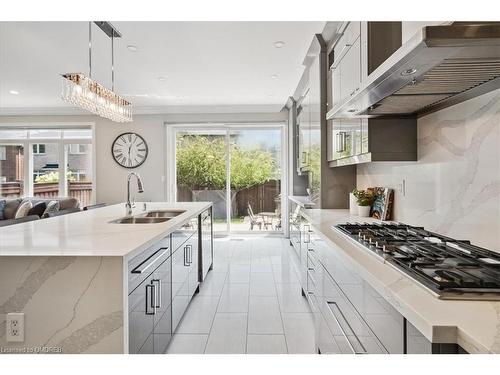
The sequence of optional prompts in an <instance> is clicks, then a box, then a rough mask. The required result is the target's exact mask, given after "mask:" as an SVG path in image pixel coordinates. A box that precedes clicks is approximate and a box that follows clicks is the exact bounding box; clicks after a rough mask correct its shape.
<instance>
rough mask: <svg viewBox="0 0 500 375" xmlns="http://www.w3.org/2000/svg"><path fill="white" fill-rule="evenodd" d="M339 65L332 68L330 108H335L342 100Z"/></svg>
mask: <svg viewBox="0 0 500 375" xmlns="http://www.w3.org/2000/svg"><path fill="white" fill-rule="evenodd" d="M340 75H341V66H340V64H339V65H338V66H337V67H336V68H335V69H333V70H332V86H333V87H332V108H335V107H336V106H337V105H338V104H340V102H341V101H342V89H341V87H340V85H341V79H340Z"/></svg>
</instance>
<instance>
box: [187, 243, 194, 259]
mask: <svg viewBox="0 0 500 375" xmlns="http://www.w3.org/2000/svg"><path fill="white" fill-rule="evenodd" d="M187 248H188V255H189V258H188V259H189V260H188V261H189V264H193V245H191V244H190V245H187Z"/></svg>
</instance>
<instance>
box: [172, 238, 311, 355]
mask: <svg viewBox="0 0 500 375" xmlns="http://www.w3.org/2000/svg"><path fill="white" fill-rule="evenodd" d="M291 251H292V249H291V248H290V246H289V241H288V239H286V238H281V237H272V236H269V237H257V236H249V237H241V236H234V237H229V238H221V239H216V240H215V241H214V269H213V270H212V271H210V272H209V274H208V277H207V280H206V281H205V282H204V283H203V284H202V285H201V287H200V293H199V294H197V295H195V297H194V298H193V300H192V301H191V304H190V306H189V307H188V310H187V311H186V313H185V315H184V318H183V319H182V321H181V323H180V325H179V327H178V329H177V332H176V334H175V335H174V337H173V339H172V342H171V343H170V346H169V348H168V350H167V353H170V354H181V353H184V354H203V353H206V354H230V353H237V354H243V353H248V354H284V353H315V352H316V351H315V345H314V322H313V316H312V314H311V312H310V309H309V305H308V303H307V301H306V299H305V298H304V297H302V295H301V290H300V284H299V280H298V278H297V275H296V273H295V270H294V269H293V265H292V264H291V260H290V256H292V253H291Z"/></svg>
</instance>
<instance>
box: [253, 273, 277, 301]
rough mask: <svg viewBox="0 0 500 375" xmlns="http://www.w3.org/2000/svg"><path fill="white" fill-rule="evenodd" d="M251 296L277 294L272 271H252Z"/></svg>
mask: <svg viewBox="0 0 500 375" xmlns="http://www.w3.org/2000/svg"><path fill="white" fill-rule="evenodd" d="M250 295H251V296H276V287H275V286H274V276H273V274H272V272H259V273H252V276H251V277H250Z"/></svg>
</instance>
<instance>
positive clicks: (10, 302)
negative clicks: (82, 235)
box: [0, 257, 75, 338]
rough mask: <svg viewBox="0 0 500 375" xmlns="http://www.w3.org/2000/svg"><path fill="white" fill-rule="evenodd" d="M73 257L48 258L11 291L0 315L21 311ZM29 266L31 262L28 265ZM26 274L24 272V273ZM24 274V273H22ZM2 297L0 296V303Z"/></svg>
mask: <svg viewBox="0 0 500 375" xmlns="http://www.w3.org/2000/svg"><path fill="white" fill-rule="evenodd" d="M74 260H75V258H74V257H51V258H48V259H47V260H46V261H45V262H44V263H43V264H42V265H41V266H40V267H39V268H38V269H37V270H36V271H34V272H32V273H31V274H30V275H29V276H28V277H27V279H26V280H25V281H23V282H22V283H21V284H20V285H19V286H18V287H17V288H16V289H15V291H13V293H12V295H11V296H10V298H8V299H7V300H6V301H5V302H4V303H3V304H1V305H0V315H3V314H7V313H9V312H14V311H22V310H23V309H24V307H25V306H26V304H27V303H28V302H29V300H30V299H31V298H32V297H33V295H34V294H35V293H36V292H37V291H38V290H39V289H40V287H41V286H42V285H43V284H44V283H45V281H46V280H47V279H49V278H50V277H51V276H53V275H54V274H56V273H57V272H59V271H60V270H63V269H65V268H67V267H68V266H69V265H70V264H71V263H72V262H74ZM30 265H31V262H30V263H29V265H28V268H29V266H30ZM25 272H26V271H25ZM23 274H24V273H23ZM1 297H3V296H0V301H1V300H2V298H1ZM4 336H5V321H2V324H1V325H0V338H1V337H4Z"/></svg>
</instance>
